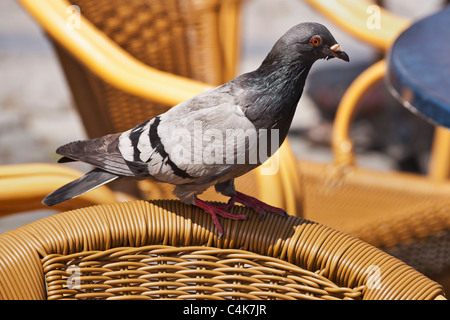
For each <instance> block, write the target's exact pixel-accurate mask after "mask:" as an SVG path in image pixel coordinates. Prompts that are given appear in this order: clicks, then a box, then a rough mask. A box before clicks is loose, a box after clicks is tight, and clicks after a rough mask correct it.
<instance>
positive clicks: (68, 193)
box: [42, 168, 119, 206]
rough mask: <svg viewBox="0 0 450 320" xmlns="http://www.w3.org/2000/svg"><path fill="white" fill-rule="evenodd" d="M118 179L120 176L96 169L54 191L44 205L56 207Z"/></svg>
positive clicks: (46, 198) (44, 201)
mask: <svg viewBox="0 0 450 320" xmlns="http://www.w3.org/2000/svg"><path fill="white" fill-rule="evenodd" d="M117 178H119V176H117V175H115V174H112V173H109V172H106V171H104V170H102V169H98V168H96V169H94V170H92V171H90V172H88V173H86V174H85V175H84V176H82V177H81V178H79V179H77V180H74V181H72V182H70V183H68V184H66V185H64V186H62V187H61V188H59V189H57V190H55V191H53V192H52V193H50V194H49V195H48V196H47V197H45V199H44V200H43V201H42V203H43V204H45V205H47V206H54V205H55V204H58V203H61V202H64V201H67V200H70V199H73V198H75V197H78V196H79V195H82V194H83V193H86V192H89V191H91V190H93V189H95V188H98V187H100V186H102V185H104V184H106V183H109V182H111V181H113V180H116V179H117Z"/></svg>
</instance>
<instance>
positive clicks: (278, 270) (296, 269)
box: [0, 200, 443, 299]
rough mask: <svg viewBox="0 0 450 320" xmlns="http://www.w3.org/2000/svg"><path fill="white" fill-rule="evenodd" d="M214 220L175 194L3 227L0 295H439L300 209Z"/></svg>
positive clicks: (409, 271)
mask: <svg viewBox="0 0 450 320" xmlns="http://www.w3.org/2000/svg"><path fill="white" fill-rule="evenodd" d="M233 210H234V211H233V212H234V213H239V214H241V213H245V214H248V215H249V219H248V220H246V221H232V220H228V219H227V220H224V228H225V235H224V236H223V238H221V239H220V240H218V239H217V233H216V230H215V227H214V224H213V223H212V219H211V218H210V217H209V216H208V215H207V214H205V213H204V212H203V211H202V210H200V209H198V208H195V207H193V206H186V205H184V204H181V203H180V202H179V201H174V200H170V201H152V202H147V201H136V202H128V203H118V204H112V205H100V206H93V207H88V208H84V209H78V210H74V211H69V212H65V213H60V214H57V215H54V216H51V217H48V218H45V219H42V220H39V221H37V222H34V223H31V224H29V225H27V226H24V227H21V228H19V229H16V230H14V231H10V232H6V233H4V234H2V235H0V297H1V298H2V299H23V298H25V299H73V298H76V299H438V298H439V299H441V298H443V296H442V295H443V291H442V288H441V287H440V285H439V284H437V283H435V282H433V281H431V280H430V279H428V278H427V277H425V276H423V275H422V274H420V273H419V272H417V271H415V270H414V269H413V268H411V267H409V266H408V265H406V264H405V263H404V262H402V261H400V260H397V259H395V258H393V257H392V256H390V255H388V254H386V253H384V252H383V251H381V250H379V249H377V248H375V247H373V246H370V245H368V244H367V243H365V242H363V241H361V240H358V239H356V238H353V237H352V236H349V235H347V234H344V233H342V232H340V231H336V230H334V229H331V228H329V227H326V226H323V225H320V224H318V223H314V222H311V221H308V220H304V219H301V218H298V217H294V216H289V217H288V218H286V217H281V216H278V215H268V216H266V217H265V219H264V220H262V221H260V219H259V216H258V215H257V214H256V213H255V212H253V211H251V210H249V209H247V208H244V207H235V208H234V209H233Z"/></svg>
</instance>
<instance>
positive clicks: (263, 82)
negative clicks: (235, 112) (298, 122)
mask: <svg viewBox="0 0 450 320" xmlns="http://www.w3.org/2000/svg"><path fill="white" fill-rule="evenodd" d="M311 66H312V63H306V64H305V63H304V62H303V63H301V62H293V63H283V62H275V61H274V62H271V61H267V60H265V61H264V63H263V64H262V65H261V67H260V68H259V69H257V70H256V71H254V72H253V73H252V76H251V77H252V78H253V81H252V82H253V87H256V88H258V89H257V90H256V91H258V93H257V95H256V96H257V97H259V99H258V100H259V101H254V103H253V104H252V105H251V106H250V108H249V110H248V111H249V112H248V115H250V116H253V117H254V119H253V120H254V121H256V122H257V124H258V122H259V121H261V122H262V123H264V124H265V125H261V126H260V128H262V127H266V128H267V129H269V128H277V129H280V131H281V132H280V133H281V134H282V135H284V134H287V131H288V129H289V126H290V124H291V121H292V118H293V116H294V113H295V110H296V107H297V104H298V101H299V100H300V97H301V95H302V93H303V88H304V86H305V81H306V77H307V75H308V73H309V70H310V69H311ZM267 119H270V120H271V121H270V122H271V123H267Z"/></svg>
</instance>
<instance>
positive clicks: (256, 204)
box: [228, 191, 288, 219]
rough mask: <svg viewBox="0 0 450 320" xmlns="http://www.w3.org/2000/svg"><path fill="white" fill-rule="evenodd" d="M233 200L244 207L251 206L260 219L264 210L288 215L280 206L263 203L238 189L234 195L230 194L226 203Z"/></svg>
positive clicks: (232, 202) (264, 212)
mask: <svg viewBox="0 0 450 320" xmlns="http://www.w3.org/2000/svg"><path fill="white" fill-rule="evenodd" d="M235 202H239V203H241V204H243V205H244V206H246V207H250V208H252V209H253V210H255V211H256V212H257V213H258V214H259V216H260V218H261V219H263V218H264V215H265V214H266V212H273V213H277V214H280V215H283V216H287V215H288V214H287V213H286V211H284V210H283V209H281V208H277V207H273V206H271V205H268V204H267V203H264V202H262V201H260V200H258V199H256V198H253V197H250V196H248V195H246V194H243V193H241V192H239V191H236V194H235V195H234V196H231V199H230V202H228V203H229V204H230V203H231V204H234V203H235Z"/></svg>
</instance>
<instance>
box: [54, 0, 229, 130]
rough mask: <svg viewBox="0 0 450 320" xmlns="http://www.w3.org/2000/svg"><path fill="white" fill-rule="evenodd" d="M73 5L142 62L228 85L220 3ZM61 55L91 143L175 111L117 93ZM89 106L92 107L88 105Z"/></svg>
mask: <svg viewBox="0 0 450 320" xmlns="http://www.w3.org/2000/svg"><path fill="white" fill-rule="evenodd" d="M71 3H73V4H75V5H78V6H79V7H80V9H81V13H82V14H83V16H85V17H86V18H87V19H89V21H90V22H92V23H93V24H94V25H95V26H96V27H97V28H98V29H99V30H101V31H102V32H104V33H105V34H106V35H107V36H108V37H109V38H111V39H112V40H113V41H114V42H116V43H117V44H118V45H119V46H120V47H122V48H123V49H124V50H125V51H127V52H128V53H129V54H131V55H132V56H133V57H135V58H137V59H138V60H139V61H141V62H143V63H145V64H147V65H149V66H152V67H154V68H156V69H158V70H161V71H166V72H170V73H172V74H176V75H180V76H184V77H188V78H191V79H195V80H199V81H202V82H205V83H209V84H212V85H218V84H221V83H223V82H225V80H226V79H224V78H223V74H224V68H225V61H224V60H223V50H224V48H223V44H222V43H221V41H220V40H221V34H222V33H224V32H226V30H219V27H220V24H219V21H220V19H219V18H220V7H221V2H220V1H217V0H204V1H193V0H152V1H148V0H131V1H126V2H123V1H110V0H99V1H90V0H72V1H71ZM219 32H220V33H219ZM59 53H60V56H61V60H62V61H63V67H64V68H65V70H66V74H67V75H68V78H69V83H70V84H71V87H72V90H73V91H74V93H75V99H76V100H77V106H78V108H79V109H80V112H81V114H82V118H83V121H84V122H85V127H86V129H87V132H88V135H89V136H90V137H98V136H101V135H105V134H108V133H114V132H120V131H125V130H128V129H129V128H132V127H134V126H135V125H137V124H139V123H141V122H143V121H145V120H147V119H150V118H152V117H154V116H157V115H159V114H161V113H163V112H165V111H167V110H168V108H170V107H171V106H165V105H160V104H156V103H153V102H150V101H148V100H145V99H141V98H139V97H136V96H133V95H130V94H127V93H125V92H123V91H120V90H117V89H115V88H114V87H112V86H110V85H109V84H107V83H105V82H104V81H102V80H101V79H99V78H98V77H96V76H94V75H93V74H92V73H91V72H90V71H89V70H87V69H86V68H84V67H83V66H82V65H80V64H79V63H78V62H77V61H75V60H73V58H71V57H70V56H68V55H67V53H66V52H65V51H64V50H61V49H60V48H59ZM228 67H230V68H233V67H232V66H228ZM73 69H79V70H78V71H75V70H73ZM86 87H88V88H86ZM86 90H87V91H86ZM86 100H90V102H91V103H88V104H86V102H87V101H86ZM92 107H94V108H96V109H99V110H98V111H97V113H96V114H93V113H92V111H90V110H85V109H86V108H92ZM84 115H86V116H84ZM87 115H89V117H92V116H93V117H95V119H97V118H101V117H106V119H103V120H102V119H98V122H97V125H93V122H92V121H94V120H93V119H89V118H88V117H87Z"/></svg>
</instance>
